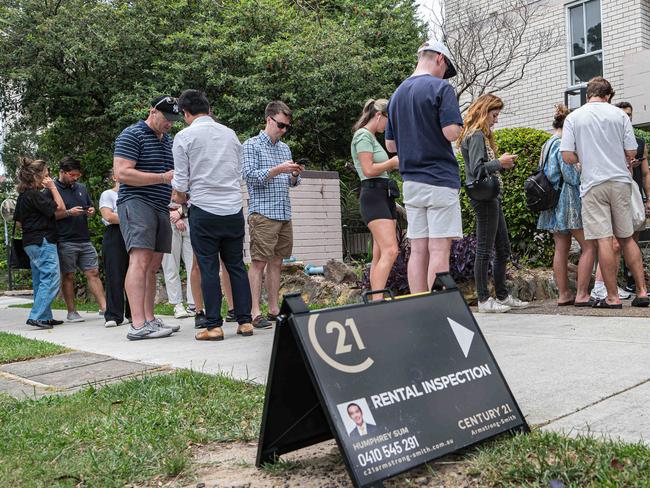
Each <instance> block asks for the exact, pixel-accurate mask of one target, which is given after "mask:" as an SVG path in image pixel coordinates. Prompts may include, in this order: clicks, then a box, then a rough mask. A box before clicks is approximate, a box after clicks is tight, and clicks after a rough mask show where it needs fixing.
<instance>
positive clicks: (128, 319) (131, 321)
mask: <svg viewBox="0 0 650 488" xmlns="http://www.w3.org/2000/svg"><path fill="white" fill-rule="evenodd" d="M124 322H126V323H127V324H132V323H133V319H132V318H131V317H127V318H125V319H124Z"/></svg>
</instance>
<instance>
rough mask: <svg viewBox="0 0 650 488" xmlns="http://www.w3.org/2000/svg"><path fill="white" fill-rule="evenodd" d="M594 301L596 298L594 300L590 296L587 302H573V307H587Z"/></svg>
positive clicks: (591, 305)
mask: <svg viewBox="0 0 650 488" xmlns="http://www.w3.org/2000/svg"><path fill="white" fill-rule="evenodd" d="M595 303H596V300H594V299H593V298H590V299H589V301H587V302H574V303H573V306H574V307H583V308H587V307H593V306H594V304H595Z"/></svg>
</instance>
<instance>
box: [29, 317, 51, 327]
mask: <svg viewBox="0 0 650 488" xmlns="http://www.w3.org/2000/svg"><path fill="white" fill-rule="evenodd" d="M48 322H49V321H48V320H35V319H27V322H25V323H26V324H27V325H32V326H34V327H38V328H39V329H51V328H52V324H49V323H48Z"/></svg>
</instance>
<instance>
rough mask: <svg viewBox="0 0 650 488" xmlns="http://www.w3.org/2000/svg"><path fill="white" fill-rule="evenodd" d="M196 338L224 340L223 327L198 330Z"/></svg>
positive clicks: (200, 339)
mask: <svg viewBox="0 0 650 488" xmlns="http://www.w3.org/2000/svg"><path fill="white" fill-rule="evenodd" d="M194 338H195V339H196V340H197V341H223V329H222V328H221V327H214V328H212V329H205V330H202V331H201V332H197V333H196V335H195V336H194Z"/></svg>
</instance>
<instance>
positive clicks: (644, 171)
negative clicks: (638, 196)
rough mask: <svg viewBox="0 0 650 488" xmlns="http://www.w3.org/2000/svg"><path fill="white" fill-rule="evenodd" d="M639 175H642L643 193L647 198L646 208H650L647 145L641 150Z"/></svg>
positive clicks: (649, 175) (649, 173) (649, 174)
mask: <svg viewBox="0 0 650 488" xmlns="http://www.w3.org/2000/svg"><path fill="white" fill-rule="evenodd" d="M641 174H642V175H643V192H644V193H645V196H646V198H647V201H646V207H648V208H650V170H649V169H648V145H647V144H646V145H645V148H644V149H643V159H642V160H641Z"/></svg>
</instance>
